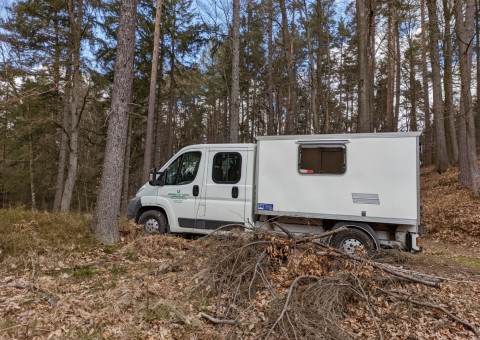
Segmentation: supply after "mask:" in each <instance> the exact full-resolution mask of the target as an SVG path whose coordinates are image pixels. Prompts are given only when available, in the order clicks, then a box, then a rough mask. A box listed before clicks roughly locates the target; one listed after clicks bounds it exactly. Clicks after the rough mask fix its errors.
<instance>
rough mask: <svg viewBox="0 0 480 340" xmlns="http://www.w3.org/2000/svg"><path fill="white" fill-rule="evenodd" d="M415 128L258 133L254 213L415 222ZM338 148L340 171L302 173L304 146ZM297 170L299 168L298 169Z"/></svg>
mask: <svg viewBox="0 0 480 340" xmlns="http://www.w3.org/2000/svg"><path fill="white" fill-rule="evenodd" d="M419 136H420V133H417V132H410V133H408V132H407V133H369V134H343V135H308V136H275V137H258V138H257V140H258V145H257V147H258V150H257V155H258V157H257V168H256V178H257V179H258V180H257V182H256V185H257V187H256V199H255V203H256V204H255V213H256V214H258V215H269V216H301V217H309V218H319V219H331V220H344V221H359V222H375V223H389V224H397V225H412V226H413V225H417V224H418V223H420V202H419V199H420V198H419V171H420V170H419V169H420V161H419ZM322 146H323V147H327V148H328V147H332V148H334V147H342V148H344V150H345V152H344V162H345V164H344V166H345V168H344V173H335V174H331V173H317V174H316V173H305V172H309V170H308V169H300V164H299V152H300V149H302V150H304V148H305V147H307V148H308V147H310V148H315V147H322ZM302 172H303V173H302Z"/></svg>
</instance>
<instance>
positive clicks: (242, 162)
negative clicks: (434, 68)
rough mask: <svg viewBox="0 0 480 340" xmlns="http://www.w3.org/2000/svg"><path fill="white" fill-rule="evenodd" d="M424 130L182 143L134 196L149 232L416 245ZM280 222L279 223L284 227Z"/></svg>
mask: <svg viewBox="0 0 480 340" xmlns="http://www.w3.org/2000/svg"><path fill="white" fill-rule="evenodd" d="M419 138H420V133H417V132H398V133H364V134H335V135H301V136H265V137H257V142H256V143H255V144H200V145H191V146H187V147H185V148H183V149H182V150H180V151H179V152H178V153H177V154H176V155H175V156H174V157H173V158H172V159H171V160H169V161H168V162H167V163H166V164H165V165H164V166H163V167H162V168H161V169H160V171H157V170H156V169H153V170H152V172H151V175H150V181H149V182H148V183H146V184H145V185H143V186H142V187H141V188H140V190H139V191H138V192H137V194H136V197H135V198H134V199H132V200H131V201H130V204H129V209H128V217H129V218H131V219H134V220H135V221H136V222H137V223H140V224H143V225H144V226H145V230H146V231H148V232H160V233H165V232H171V233H194V234H207V233H209V232H211V231H213V230H215V229H217V228H219V227H222V226H225V225H227V226H232V225H247V226H252V225H253V226H255V227H261V228H267V229H272V230H278V231H280V230H281V229H288V230H289V231H291V232H293V233H311V234H319V233H322V232H325V231H328V230H335V229H338V228H340V227H347V230H346V231H343V232H341V233H337V234H336V235H335V236H333V237H332V238H331V239H330V240H329V242H330V243H331V244H332V245H333V246H336V247H340V248H343V249H344V250H347V251H352V250H353V249H355V248H356V247H358V246H364V247H365V248H367V249H378V248H380V247H394V248H401V249H405V250H409V251H419V250H420V247H419V245H418V242H417V240H418V236H419V235H421V234H422V233H423V225H422V224H421V223H420V157H419V156H420V141H419ZM279 226H280V228H279Z"/></svg>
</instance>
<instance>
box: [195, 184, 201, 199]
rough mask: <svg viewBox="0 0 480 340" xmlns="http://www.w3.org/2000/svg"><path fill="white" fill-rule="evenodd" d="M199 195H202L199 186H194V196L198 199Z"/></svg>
mask: <svg viewBox="0 0 480 340" xmlns="http://www.w3.org/2000/svg"><path fill="white" fill-rule="evenodd" d="M199 193H200V188H199V187H198V185H194V186H193V196H195V197H197V196H198V194H199Z"/></svg>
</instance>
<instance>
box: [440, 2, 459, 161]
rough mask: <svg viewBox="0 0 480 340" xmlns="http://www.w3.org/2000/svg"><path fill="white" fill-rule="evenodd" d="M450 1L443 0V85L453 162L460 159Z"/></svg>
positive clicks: (448, 144) (448, 142) (446, 124)
mask: <svg viewBox="0 0 480 340" xmlns="http://www.w3.org/2000/svg"><path fill="white" fill-rule="evenodd" d="M448 3H449V1H448V0H443V15H444V21H445V37H444V39H443V41H444V43H443V59H444V62H443V64H444V69H443V87H444V91H445V110H444V112H445V129H446V130H447V131H448V134H447V136H448V137H449V138H447V146H449V151H450V159H451V163H452V164H455V163H457V161H458V144H457V131H456V129H455V113H454V109H453V85H452V84H453V76H452V30H451V25H450V21H451V19H452V8H449V4H448Z"/></svg>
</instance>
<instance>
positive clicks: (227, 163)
mask: <svg viewBox="0 0 480 340" xmlns="http://www.w3.org/2000/svg"><path fill="white" fill-rule="evenodd" d="M241 177H242V155H240V154H239V153H238V152H218V153H217V154H215V156H214V157H213V169H212V179H213V181H214V182H215V183H217V184H235V183H238V182H239V181H240V178H241Z"/></svg>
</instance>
